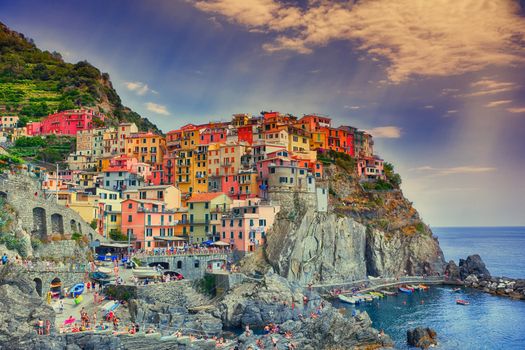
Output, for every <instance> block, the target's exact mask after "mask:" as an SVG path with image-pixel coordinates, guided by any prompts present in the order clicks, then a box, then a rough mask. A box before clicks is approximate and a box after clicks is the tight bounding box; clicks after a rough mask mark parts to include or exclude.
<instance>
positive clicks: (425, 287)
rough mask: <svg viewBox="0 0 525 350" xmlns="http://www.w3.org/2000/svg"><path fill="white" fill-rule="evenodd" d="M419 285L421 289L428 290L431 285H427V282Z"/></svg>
mask: <svg viewBox="0 0 525 350" xmlns="http://www.w3.org/2000/svg"><path fill="white" fill-rule="evenodd" d="M418 287H419V289H420V290H428V289H429V288H430V287H429V286H427V285H425V284H420V285H419V286H418Z"/></svg>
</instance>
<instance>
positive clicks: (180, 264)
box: [177, 260, 182, 269]
mask: <svg viewBox="0 0 525 350" xmlns="http://www.w3.org/2000/svg"><path fill="white" fill-rule="evenodd" d="M177 268H178V269H182V260H179V261H177Z"/></svg>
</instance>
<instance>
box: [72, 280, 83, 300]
mask: <svg viewBox="0 0 525 350" xmlns="http://www.w3.org/2000/svg"><path fill="white" fill-rule="evenodd" d="M83 292H84V283H77V284H75V285H74V286H73V287H72V288H71V290H70V291H69V293H70V294H71V297H72V298H76V297H78V296H79V295H80V294H82V293H83Z"/></svg>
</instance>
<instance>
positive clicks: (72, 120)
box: [27, 109, 104, 136]
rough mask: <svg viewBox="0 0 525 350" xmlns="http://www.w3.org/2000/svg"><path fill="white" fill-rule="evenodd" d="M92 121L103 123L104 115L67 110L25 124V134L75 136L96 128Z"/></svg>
mask: <svg viewBox="0 0 525 350" xmlns="http://www.w3.org/2000/svg"><path fill="white" fill-rule="evenodd" d="M94 120H99V121H104V115H103V114H99V113H97V112H95V111H93V110H85V109H80V110H69V111H62V112H58V113H55V114H50V115H48V116H47V117H46V118H44V119H43V120H42V121H40V122H31V123H28V124H27V134H28V135H30V136H35V135H50V134H56V135H76V134H77V131H81V130H91V129H93V128H95V127H97V126H98V125H97V124H94V123H93V121H94Z"/></svg>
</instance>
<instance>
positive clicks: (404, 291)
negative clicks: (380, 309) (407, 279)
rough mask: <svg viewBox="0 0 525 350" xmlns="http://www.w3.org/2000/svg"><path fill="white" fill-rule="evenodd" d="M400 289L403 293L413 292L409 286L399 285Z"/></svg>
mask: <svg viewBox="0 0 525 350" xmlns="http://www.w3.org/2000/svg"><path fill="white" fill-rule="evenodd" d="M399 291H400V292H402V293H407V294H411V293H412V292H413V290H412V289H408V288H404V287H399Z"/></svg>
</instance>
